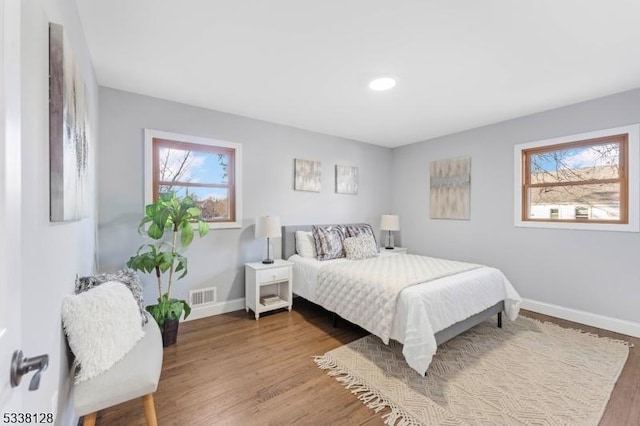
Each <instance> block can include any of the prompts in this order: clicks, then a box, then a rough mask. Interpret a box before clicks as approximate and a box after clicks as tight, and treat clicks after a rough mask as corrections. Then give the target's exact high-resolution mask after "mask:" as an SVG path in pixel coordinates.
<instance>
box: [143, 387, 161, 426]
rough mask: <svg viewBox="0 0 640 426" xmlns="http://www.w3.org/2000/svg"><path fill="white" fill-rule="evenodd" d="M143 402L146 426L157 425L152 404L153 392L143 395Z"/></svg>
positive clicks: (154, 408)
mask: <svg viewBox="0 0 640 426" xmlns="http://www.w3.org/2000/svg"><path fill="white" fill-rule="evenodd" d="M142 402H143V403H144V415H145V416H146V417H147V426H158V419H156V407H155V405H154V404H153V394H152V393H150V394H149V395H145V396H143V397H142Z"/></svg>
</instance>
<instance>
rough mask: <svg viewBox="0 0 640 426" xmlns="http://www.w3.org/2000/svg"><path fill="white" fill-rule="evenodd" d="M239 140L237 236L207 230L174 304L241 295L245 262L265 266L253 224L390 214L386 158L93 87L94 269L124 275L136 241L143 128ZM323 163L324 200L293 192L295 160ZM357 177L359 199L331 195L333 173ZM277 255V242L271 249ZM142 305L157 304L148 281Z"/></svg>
mask: <svg viewBox="0 0 640 426" xmlns="http://www.w3.org/2000/svg"><path fill="white" fill-rule="evenodd" d="M144 128H150V129H155V130H163V131H168V132H175V133H182V134H188V135H193V136H203V137H211V138H216V139H221V140H226V141H231V142H238V143H241V144H242V147H243V156H244V161H243V163H244V164H243V168H244V173H243V180H244V193H243V202H244V214H243V216H244V220H243V229H231V230H213V231H212V232H211V233H209V235H207V236H206V237H205V238H204V239H203V240H200V241H198V240H196V241H194V243H193V244H192V245H191V246H190V247H189V248H188V250H187V252H186V255H187V256H188V259H189V275H187V276H186V277H185V278H184V279H183V280H181V281H180V282H179V283H178V285H177V286H176V287H177V292H176V293H175V296H178V297H185V298H186V297H187V296H188V290H189V289H195V288H202V287H209V286H216V287H217V288H218V300H219V301H228V300H233V299H237V298H241V297H244V269H243V263H244V262H247V261H256V260H260V259H262V258H263V256H264V254H263V252H264V251H265V249H264V247H266V245H265V242H264V241H263V240H262V241H260V240H256V239H255V238H254V227H253V224H254V223H255V218H256V216H261V215H265V214H271V215H278V216H280V220H281V222H282V224H287V225H296V224H309V223H337V222H354V221H357V222H362V221H363V222H369V223H371V224H372V225H374V227H377V226H379V221H380V215H381V214H383V213H385V212H388V211H390V201H391V183H390V180H389V176H391V150H390V149H387V148H382V147H377V146H373V145H368V144H364V143H360V142H354V141H349V140H345V139H341V138H337V137H332V136H327V135H322V134H318V133H313V132H308V131H304V130H299V129H295V128H291V127H286V126H280V125H276V124H271V123H267V122H263V121H258V120H253V119H249V118H245V117H240V116H236V115H230V114H224V113H220V112H217V111H212V110H207V109H203V108H197V107H192V106H188V105H184V104H179V103H174V102H168V101H164V100H160V99H156V98H151V97H147V96H141V95H136V94H133V93H129V92H124V91H119V90H114V89H109V88H100V141H101V143H100V151H99V156H98V158H99V187H98V188H99V189H98V209H99V223H98V228H99V234H98V235H99V238H98V240H99V245H98V247H99V267H100V270H101V271H112V270H116V269H119V268H122V267H123V266H124V264H125V262H126V261H127V259H128V258H129V256H131V255H132V254H134V253H135V251H136V250H137V248H138V246H139V245H140V243H141V242H142V239H141V237H139V236H138V235H137V233H136V229H137V225H138V222H139V220H140V219H141V215H142V212H143V204H144V198H143V129H144ZM294 158H302V159H308V160H317V161H321V162H322V192H320V193H309V192H300V191H294V190H293V160H294ZM336 164H344V165H353V166H357V167H358V171H359V193H358V194H357V195H346V194H336V193H335V191H334V184H335V183H334V167H335V165H336ZM275 243H276V244H274V245H275V252H276V254H277V255H279V253H280V251H279V239H277V240H276V242H275ZM143 281H144V284H145V299H146V301H147V302H151V301H153V300H155V298H156V297H157V294H156V293H157V291H156V288H155V286H154V285H153V282H152V280H151V279H150V277H148V276H147V277H143Z"/></svg>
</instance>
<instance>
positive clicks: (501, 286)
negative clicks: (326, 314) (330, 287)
mask: <svg viewBox="0 0 640 426" xmlns="http://www.w3.org/2000/svg"><path fill="white" fill-rule="evenodd" d="M323 226H368V225H366V224H345V225H323ZM311 229H312V225H295V226H283V227H282V257H283V259H288V260H290V261H292V262H293V264H294V266H293V292H294V293H295V294H296V295H298V296H299V297H303V298H304V299H307V300H309V301H310V302H313V303H316V304H319V305H320V306H323V307H325V308H327V309H328V310H329V311H331V312H334V313H336V314H338V315H340V316H341V317H343V318H345V319H347V320H349V321H351V322H353V323H355V324H357V325H359V326H361V327H363V328H365V329H366V330H367V331H370V332H372V334H375V335H377V336H378V337H380V338H381V339H382V340H383V341H384V342H385V343H388V339H389V338H390V339H393V340H397V341H398V342H400V343H402V344H403V354H404V356H405V359H406V360H407V363H408V364H409V366H411V367H412V368H413V369H414V370H416V371H417V372H418V373H419V374H424V373H425V372H426V370H427V368H428V366H429V364H430V363H431V359H432V357H433V355H434V354H435V352H436V349H437V346H438V345H440V344H442V343H444V342H446V341H447V340H449V339H451V338H453V337H455V336H457V335H458V334H460V333H462V332H464V331H466V330H468V329H469V328H471V327H473V326H475V325H477V324H479V323H481V322H483V321H485V320H487V319H489V318H491V317H492V316H494V315H497V316H498V325H500V323H501V313H502V312H503V311H504V312H506V314H507V316H508V317H509V319H511V320H515V318H516V317H517V315H518V311H519V307H520V303H521V298H520V296H519V295H518V293H517V292H516V290H515V289H514V288H513V286H512V285H511V283H509V281H508V280H507V278H506V277H505V276H504V274H503V273H502V272H501V271H500V270H498V269H496V268H491V267H487V266H483V265H471V264H462V263H461V262H454V261H448V260H441V259H434V258H428V257H424V256H415V255H409V254H395V255H386V254H387V253H385V255H383V256H379V257H376V258H372V259H367V260H348V259H345V258H340V259H332V260H324V261H319V260H317V259H315V258H311V257H302V256H300V255H299V254H297V253H296V240H295V236H296V232H297V231H304V232H308V231H311ZM401 256H404V257H401ZM430 262H451V263H453V264H461V265H462V266H456V267H458V268H461V269H460V272H452V273H450V274H442V276H438V275H434V276H433V277H432V278H430V279H429V280H428V282H424V283H423V282H420V283H418V284H415V285H410V286H408V287H406V288H404V289H402V290H401V291H400V293H399V294H397V297H396V298H395V299H393V312H392V319H391V321H390V323H389V325H388V327H387V328H386V329H382V330H381V329H379V328H377V325H378V323H379V322H380V321H379V320H378V319H374V318H373V317H374V316H377V315H378V312H379V311H378V310H376V309H378V308H377V307H373V308H372V309H373V310H374V311H375V312H372V313H371V314H366V313H362V312H361V313H360V314H358V313H356V314H354V313H353V312H352V311H354V309H351V310H350V309H348V308H346V307H344V306H341V303H340V302H342V300H343V295H338V296H337V303H336V302H333V303H332V302H331V301H330V300H327V298H326V296H325V295H324V294H323V293H322V291H321V290H322V289H321V286H319V284H318V283H319V278H320V282H321V284H322V285H326V283H325V281H327V280H326V278H327V276H329V277H331V276H332V275H331V274H334V275H335V274H338V278H340V276H339V274H341V273H343V272H344V273H348V272H349V271H351V270H354V271H357V270H358V268H359V269H361V270H365V271H366V270H372V269H375V268H381V269H385V268H387V269H392V270H393V271H399V270H401V269H402V268H404V267H411V265H414V264H416V263H417V264H423V263H424V264H426V265H430V264H431V263H430ZM465 265H466V266H465ZM469 265H471V266H469ZM394 273H395V272H394ZM357 274H358V273H357V272H356V275H351V276H347V275H345V277H343V281H342V282H338V283H336V284H341V285H339V286H338V288H340V289H346V290H347V291H350V292H352V293H353V292H356V291H360V288H361V287H360V286H359V285H360V284H362V283H361V282H358V286H356V285H354V283H355V282H357V281H358V279H352V277H358V276H359V275H357ZM359 274H360V275H362V272H360V273H359ZM364 275H367V274H366V273H365V274H364ZM369 275H371V274H369ZM350 280H351V281H350ZM363 288H364V287H363ZM325 293H326V292H325ZM364 293H366V294H361V295H358V296H357V297H358V298H361V299H362V300H361V301H360V303H361V308H362V309H363V310H366V309H367V308H368V307H370V305H375V303H376V301H377V295H372V294H369V290H367V291H366V292H364ZM334 298H336V297H334ZM365 301H366V302H365ZM355 310H357V309H355ZM354 315H355V316H354Z"/></svg>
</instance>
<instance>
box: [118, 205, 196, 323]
mask: <svg viewBox="0 0 640 426" xmlns="http://www.w3.org/2000/svg"><path fill="white" fill-rule="evenodd" d="M194 225H195V226H196V228H197V231H198V234H199V235H200V237H201V238H202V237H204V236H205V235H206V234H207V233H208V232H209V226H208V225H207V224H206V223H205V222H204V221H202V213H201V211H200V209H199V208H198V206H197V205H196V203H195V202H194V201H193V200H192V199H191V198H190V197H184V198H178V197H177V196H176V195H175V194H173V193H171V194H163V195H161V196H160V197H159V198H158V200H157V201H156V202H154V203H152V204H149V205H147V206H146V207H145V216H144V218H142V220H141V221H140V225H139V226H138V233H139V234H141V235H145V234H146V235H147V236H148V237H150V238H151V239H153V240H155V241H158V242H157V243H145V244H143V245H141V246H140V248H139V249H138V251H137V252H136V254H135V256H131V258H129V261H128V262H127V266H128V267H129V268H131V269H134V270H136V271H141V272H145V273H155V276H156V280H157V285H158V303H157V304H155V305H149V306H147V307H146V309H147V311H148V312H149V313H150V314H151V315H152V316H153V318H154V319H155V320H156V322H157V323H158V325H159V326H160V327H163V326H164V323H165V321H166V320H178V319H180V317H181V316H182V314H183V313H184V317H185V318H187V317H188V316H189V314H190V313H191V307H190V306H189V304H188V303H187V302H186V301H185V300H181V299H174V298H172V297H171V290H172V289H173V284H174V280H179V279H181V278H183V277H184V276H185V275H187V258H186V257H184V256H182V255H181V254H180V253H179V252H178V249H179V246H181V247H182V248H186V247H188V246H189V244H191V242H192V241H193V237H194V229H193V228H194ZM178 241H179V242H180V244H179V245H178ZM167 272H168V280H167V288H166V291H165V287H164V285H163V276H164V274H165V273H167ZM178 274H179V275H178ZM176 275H177V277H176Z"/></svg>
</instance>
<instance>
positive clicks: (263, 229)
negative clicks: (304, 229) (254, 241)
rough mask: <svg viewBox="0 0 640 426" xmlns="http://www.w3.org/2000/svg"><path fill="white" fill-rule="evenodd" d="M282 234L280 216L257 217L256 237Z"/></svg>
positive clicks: (273, 236)
mask: <svg viewBox="0 0 640 426" xmlns="http://www.w3.org/2000/svg"><path fill="white" fill-rule="evenodd" d="M281 235H282V231H281V228H280V217H279V216H262V217H259V218H257V219H256V238H275V237H279V236H281Z"/></svg>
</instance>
